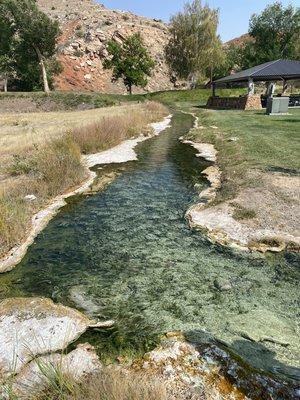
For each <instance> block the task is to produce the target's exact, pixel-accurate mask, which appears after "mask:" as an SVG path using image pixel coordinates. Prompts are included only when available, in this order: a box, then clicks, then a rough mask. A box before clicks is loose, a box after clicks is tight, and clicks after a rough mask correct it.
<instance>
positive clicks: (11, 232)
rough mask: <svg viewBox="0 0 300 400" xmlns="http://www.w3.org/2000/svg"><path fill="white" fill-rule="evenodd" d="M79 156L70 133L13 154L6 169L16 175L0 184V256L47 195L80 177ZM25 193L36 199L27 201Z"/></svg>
mask: <svg viewBox="0 0 300 400" xmlns="http://www.w3.org/2000/svg"><path fill="white" fill-rule="evenodd" d="M80 158H81V155H80V150H79V148H78V146H77V145H76V144H75V143H74V142H73V140H72V138H71V137H70V136H63V137H61V138H59V139H56V140H53V141H51V142H49V143H45V144H43V145H42V146H36V147H35V148H34V149H33V150H31V151H30V152H28V153H25V154H22V155H18V156H15V157H14V159H13V161H12V164H11V165H10V166H9V167H8V172H9V173H10V175H12V176H15V177H16V178H15V179H9V180H8V181H6V182H5V183H2V184H1V186H0V256H1V255H2V254H4V253H5V252H6V251H8V250H9V248H11V247H13V246H14V245H15V244H17V243H19V242H20V240H22V238H23V237H24V235H25V233H26V230H27V228H28V225H29V223H30V219H31V216H32V215H33V214H34V213H35V212H37V211H38V210H39V209H40V208H42V207H44V206H45V205H46V204H47V201H48V200H49V198H52V197H55V196H57V195H58V194H60V193H63V192H64V191H66V190H67V189H69V188H72V187H74V186H76V185H78V184H79V183H80V182H82V181H83V179H84V178H85V175H86V171H85V169H84V167H83V166H82V164H81V162H80ZM28 194H33V195H35V196H36V200H35V201H32V202H28V201H26V200H25V196H26V195H28Z"/></svg>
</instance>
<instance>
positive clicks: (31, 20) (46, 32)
mask: <svg viewBox="0 0 300 400" xmlns="http://www.w3.org/2000/svg"><path fill="white" fill-rule="evenodd" d="M5 26H8V27H9V30H10V32H11V34H12V37H13V39H14V41H15V48H14V54H15V60H16V62H15V64H16V70H17V75H18V77H19V79H20V80H21V86H22V82H23V84H24V86H25V87H28V88H34V86H35V84H37V85H38V86H39V87H40V83H41V82H42V83H43V84H44V89H45V91H47V89H48V79H47V68H46V63H47V61H48V60H51V59H52V58H53V57H54V54H55V48H56V39H57V37H58V34H59V27H58V22H57V21H54V22H53V21H51V20H50V18H49V17H48V16H47V15H46V14H44V13H43V12H42V11H40V10H39V9H38V6H37V4H36V1H35V0H3V1H2V4H1V9H0V32H1V33H2V31H4V29H3V27H5ZM6 31H7V29H6ZM6 54H8V53H7V52H6ZM50 64H51V65H52V67H53V63H50ZM39 67H40V75H41V76H42V78H43V79H37V77H36V75H37V70H38V68H39ZM58 70H59V68H58V64H57V63H56V66H55V68H48V72H50V76H51V71H52V73H54V72H55V71H58Z"/></svg>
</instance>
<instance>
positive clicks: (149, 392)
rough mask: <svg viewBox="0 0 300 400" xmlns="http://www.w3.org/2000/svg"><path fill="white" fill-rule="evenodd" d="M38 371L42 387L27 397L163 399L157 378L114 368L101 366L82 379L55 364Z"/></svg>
mask: <svg viewBox="0 0 300 400" xmlns="http://www.w3.org/2000/svg"><path fill="white" fill-rule="evenodd" d="M39 367H40V366H39ZM41 372H42V374H43V375H44V376H45V378H46V386H45V388H44V390H43V391H41V392H40V394H37V395H33V396H32V397H29V399H28V400H167V393H166V388H165V385H164V384H163V383H162V381H160V380H159V379H157V378H155V377H152V376H149V377H147V376H146V375H145V374H141V373H135V372H129V371H125V370H123V371H119V370H118V369H117V368H115V367H107V368H103V369H102V370H101V371H100V372H97V373H94V374H93V375H90V376H89V377H88V378H86V379H85V380H83V381H82V382H77V381H76V380H74V379H72V378H70V376H67V375H65V374H63V373H62V372H61V371H60V368H59V367H58V368H54V367H51V366H48V365H47V366H41Z"/></svg>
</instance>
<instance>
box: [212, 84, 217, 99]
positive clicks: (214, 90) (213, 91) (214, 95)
mask: <svg viewBox="0 0 300 400" xmlns="http://www.w3.org/2000/svg"><path fill="white" fill-rule="evenodd" d="M211 90H212V97H216V84H215V83H212V84H211Z"/></svg>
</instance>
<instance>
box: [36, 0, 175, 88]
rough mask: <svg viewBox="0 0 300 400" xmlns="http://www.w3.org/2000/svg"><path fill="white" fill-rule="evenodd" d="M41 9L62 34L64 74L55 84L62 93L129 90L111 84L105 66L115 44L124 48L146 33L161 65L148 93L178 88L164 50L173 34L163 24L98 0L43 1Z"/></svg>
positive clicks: (145, 39) (60, 50)
mask: <svg viewBox="0 0 300 400" xmlns="http://www.w3.org/2000/svg"><path fill="white" fill-rule="evenodd" d="M38 5H39V7H40V8H41V10H42V11H44V12H45V13H46V14H48V15H49V16H50V17H51V18H52V19H55V20H57V21H58V22H59V24H60V27H61V31H62V34H61V36H60V39H59V44H58V58H59V59H60V61H61V63H62V66H63V68H64V69H63V72H62V73H61V74H60V75H59V76H58V77H57V78H56V81H55V85H56V88H57V89H58V90H68V91H98V92H103V93H104V92H106V93H124V92H125V91H126V89H125V87H124V85H123V83H122V82H121V81H120V82H116V83H112V82H111V72H110V71H107V70H104V69H103V61H104V60H105V59H106V58H107V56H108V52H107V43H108V41H109V40H115V41H116V42H119V43H121V42H122V41H123V40H124V39H125V38H126V37H127V36H129V35H132V34H133V33H137V32H140V33H141V35H142V37H143V39H144V42H145V45H146V46H147V48H148V49H149V51H150V53H151V55H152V57H153V59H154V60H155V63H156V65H155V68H154V70H153V74H152V77H151V78H150V79H149V82H148V86H147V87H146V88H145V90H146V91H158V90H166V89H172V88H173V87H174V85H173V84H172V83H171V82H170V76H169V71H168V68H167V65H166V63H165V57H164V47H165V45H166V43H167V41H168V37H169V33H168V27H167V25H166V24H164V23H163V22H161V21H158V20H154V19H149V18H144V17H139V16H136V15H134V14H132V13H129V12H124V11H113V10H109V9H107V8H105V7H104V6H103V5H101V4H97V3H95V2H94V1H93V0H79V1H77V0H38ZM134 90H135V91H136V92H139V91H141V90H139V89H134Z"/></svg>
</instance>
